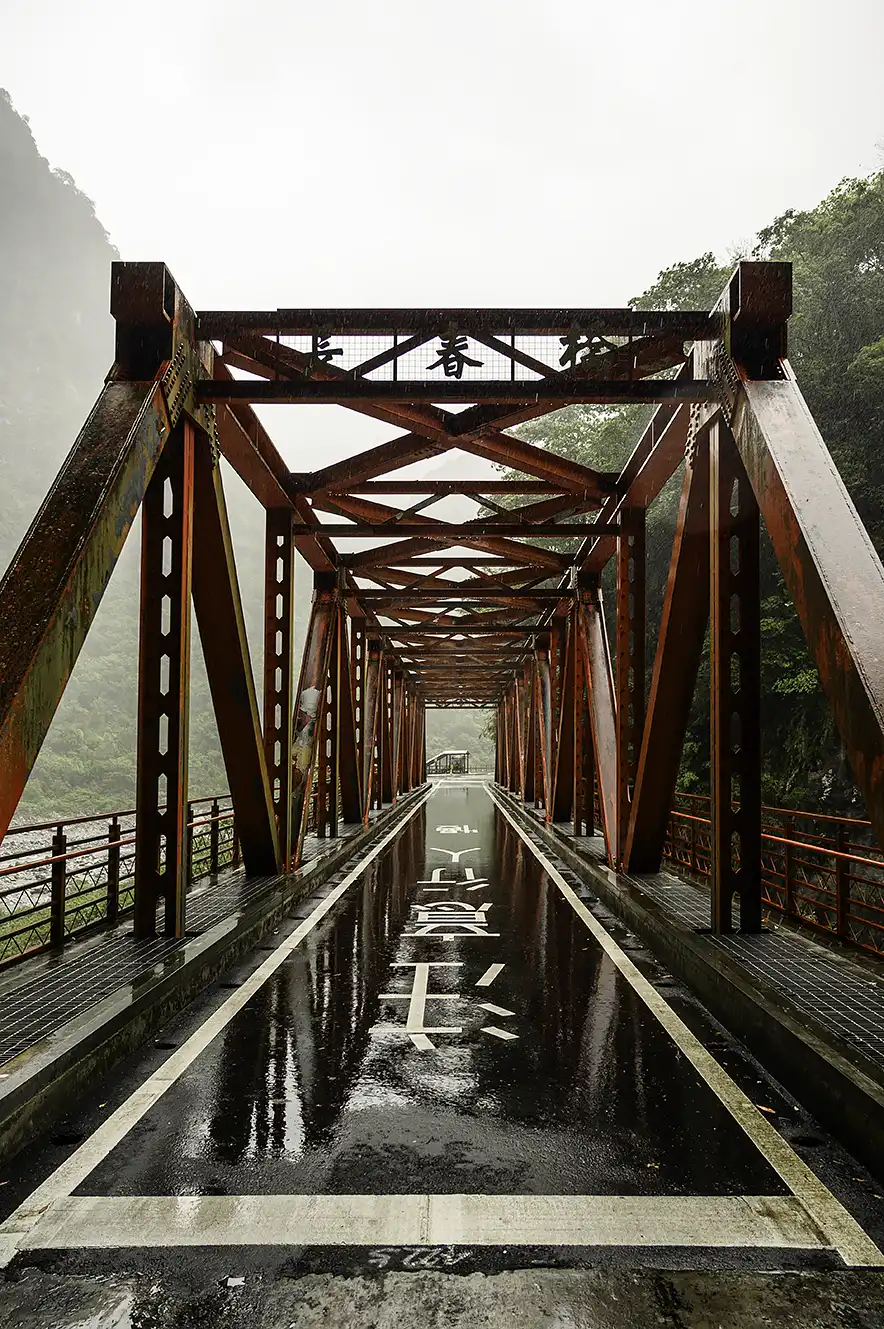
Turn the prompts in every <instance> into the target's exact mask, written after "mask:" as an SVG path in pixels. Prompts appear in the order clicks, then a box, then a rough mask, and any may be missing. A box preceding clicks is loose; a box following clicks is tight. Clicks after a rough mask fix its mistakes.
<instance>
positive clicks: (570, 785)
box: [552, 615, 577, 821]
mask: <svg viewBox="0 0 884 1329" xmlns="http://www.w3.org/2000/svg"><path fill="white" fill-rule="evenodd" d="M576 648H577V624H576V622H574V618H573V615H572V616H571V618H570V619H569V623H568V630H567V639H566V644H565V650H564V659H563V661H562V665H561V668H562V673H561V685H560V687H559V705H558V726H559V727H558V737H557V742H556V753H555V775H554V778H553V792H552V820H553V821H567V820H568V819H569V818H570V817H571V816H572V815H573V811H574V784H575V778H576V777H575V765H574V763H575V759H576V755H577V752H576V747H575V742H574V740H575V729H576V726H577V709H576V708H577V672H576V664H577V649H576Z"/></svg>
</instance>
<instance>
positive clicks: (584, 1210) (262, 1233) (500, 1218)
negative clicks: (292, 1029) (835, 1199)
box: [30, 1195, 827, 1250]
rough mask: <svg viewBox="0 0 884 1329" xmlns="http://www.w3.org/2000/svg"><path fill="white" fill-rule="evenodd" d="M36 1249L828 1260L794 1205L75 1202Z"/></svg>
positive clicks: (362, 1198) (377, 1199) (491, 1199)
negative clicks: (814, 1256) (616, 1251)
mask: <svg viewBox="0 0 884 1329" xmlns="http://www.w3.org/2000/svg"><path fill="white" fill-rule="evenodd" d="M30 1245H31V1247H32V1248H33V1249H36V1250H40V1249H42V1250H51V1249H71V1248H73V1249H93V1250H94V1249H105V1250H112V1249H115V1248H116V1249H120V1248H121V1247H142V1248H150V1247H154V1248H157V1247H183V1246H288V1247H291V1246H331V1245H334V1246H394V1245H395V1246H440V1245H451V1246H462V1245H469V1246H514V1245H526V1246H527V1245H530V1246H590V1247H591V1246H682V1247H705V1248H709V1247H730V1248H758V1247H775V1248H776V1247H778V1248H789V1249H801V1250H808V1249H810V1250H819V1249H821V1248H823V1249H825V1248H826V1246H827V1243H826V1241H825V1238H824V1237H823V1234H822V1233H821V1232H820V1231H819V1229H818V1228H817V1227H816V1225H815V1224H814V1223H813V1222H812V1221H811V1220H810V1218H809V1217H808V1215H807V1211H806V1210H805V1208H804V1207H803V1206H802V1205H801V1204H800V1203H799V1201H798V1200H796V1199H793V1198H792V1197H791V1196H783V1195H762V1196H752V1195H747V1196H740V1195H724V1196H703V1195H700V1196H697V1195H185V1196H165V1195H164V1196H153V1195H134V1196H112V1197H107V1196H79V1195H78V1196H68V1197H64V1198H62V1199H59V1200H58V1201H57V1202H56V1203H55V1205H54V1206H53V1209H52V1212H51V1213H50V1214H49V1215H48V1216H47V1218H46V1219H45V1220H44V1222H43V1223H41V1225H40V1227H39V1228H38V1229H37V1231H35V1232H34V1234H33V1239H32V1241H31V1242H30Z"/></svg>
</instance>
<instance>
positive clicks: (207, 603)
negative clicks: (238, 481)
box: [193, 435, 284, 876]
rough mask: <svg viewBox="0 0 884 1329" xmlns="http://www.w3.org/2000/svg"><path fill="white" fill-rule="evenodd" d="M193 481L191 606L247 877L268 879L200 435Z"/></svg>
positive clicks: (245, 675) (213, 484)
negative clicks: (264, 877)
mask: <svg viewBox="0 0 884 1329" xmlns="http://www.w3.org/2000/svg"><path fill="white" fill-rule="evenodd" d="M193 476H194V478H193V495H194V497H193V607H194V610H195V613H196V620H197V624H198V626H199V633H200V640H201V642H202V647H203V657H204V659H205V664H206V674H207V676H208V680H209V689H210V692H211V695H212V705H213V708H214V711H215V720H216V723H217V726H218V738H219V740H220V742H221V754H222V756H223V758H224V769H225V771H226V773H227V784H228V788H229V789H230V794H231V798H232V800H233V810H234V814H235V816H236V833H237V837H238V839H239V845H240V850H241V852H242V859H243V864H244V866H245V869H246V872H248V873H250V874H253V875H255V876H263V875H269V874H272V873H274V872H279V871H280V869H281V868H282V867H283V866H284V864H283V863H282V860H281V856H280V847H279V839H278V836H277V828H276V817H275V815H274V804H273V791H272V789H271V786H270V780H269V778H268V771H267V762H266V760H265V756H264V740H263V735H262V733H261V722H260V719H259V713H258V698H257V695H256V693H255V684H254V679H253V676H252V665H251V660H250V658H249V646H248V639H247V637H246V626H245V619H244V617H243V610H242V602H241V600H240V594H239V583H238V581H237V576H236V563H235V560H234V554H233V542H232V540H231V536H230V527H229V525H228V520H227V505H226V503H225V501H224V489H223V486H222V483H221V471H220V468H219V466H218V463H217V459H216V458H215V457H213V455H212V449H211V446H210V444H209V440H208V439H207V438H206V437H205V435H202V436H200V437H198V438H197V440H196V444H195V448H194V463H193ZM279 630H280V631H283V629H279Z"/></svg>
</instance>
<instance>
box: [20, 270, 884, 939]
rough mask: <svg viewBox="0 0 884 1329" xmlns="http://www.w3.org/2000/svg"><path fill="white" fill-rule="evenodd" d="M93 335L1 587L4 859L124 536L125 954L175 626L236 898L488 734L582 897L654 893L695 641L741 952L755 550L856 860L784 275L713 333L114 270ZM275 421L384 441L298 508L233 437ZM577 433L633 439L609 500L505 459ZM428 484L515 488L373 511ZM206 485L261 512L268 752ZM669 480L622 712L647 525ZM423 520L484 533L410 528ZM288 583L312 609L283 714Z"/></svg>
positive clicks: (175, 697)
mask: <svg viewBox="0 0 884 1329" xmlns="http://www.w3.org/2000/svg"><path fill="white" fill-rule="evenodd" d="M111 309H112V313H113V314H114V316H115V319H116V327H117V334H116V354H115V362H114V365H113V367H112V369H111V371H110V373H109V375H108V379H107V382H106V384H105V386H104V389H103V391H102V393H101V395H100V396H99V398H98V401H97V402H96V404H95V407H94V409H93V411H92V413H91V415H90V416H89V418H88V420H87V421H86V423H85V425H84V427H83V430H82V432H81V434H80V436H79V438H78V439H77V441H76V443H75V444H74V447H73V450H72V451H71V453H70V455H69V457H68V459H67V461H66V462H65V464H64V466H63V467H62V469H61V471H60V472H59V475H58V477H57V479H56V481H55V483H54V485H53V487H52V489H51V490H50V492H49V494H48V495H47V497H46V500H45V501H44V503H43V505H42V507H41V509H40V511H39V513H38V514H37V517H36V518H35V520H34V523H33V525H32V526H31V529H30V530H29V532H28V534H27V535H26V537H25V539H24V541H23V543H22V545H21V547H20V549H19V550H18V553H17V554H16V556H15V558H14V559H13V561H12V563H11V565H10V567H9V569H8V571H7V573H6V575H5V577H4V579H3V582H2V584H0V614H2V623H3V632H2V634H0V836H2V834H3V833H5V831H6V829H7V827H8V826H9V823H10V820H11V818H12V816H13V814H14V812H15V808H16V806H17V804H18V801H19V798H20V797H21V793H22V790H23V788H24V786H25V783H26V781H27V778H28V774H29V772H30V770H31V767H32V765H33V763H34V761H35V759H36V756H37V753H38V752H39V749H40V746H41V743H42V742H43V739H44V737H45V735H46V732H47V730H48V728H49V725H50V722H51V720H52V716H53V714H54V712H55V709H56V707H57V705H58V703H59V700H60V698H61V696H62V693H63V691H64V688H65V685H66V683H67V680H68V677H69V676H70V673H71V670H72V669H73V667H74V664H75V662H76V659H77V656H78V653H79V651H80V648H81V646H82V644H83V641H84V639H85V636H86V633H87V632H88V630H89V626H90V624H91V622H92V620H93V618H94V615H95V612H96V610H97V608H98V605H99V603H100V601H101V597H102V595H103V593H104V590H105V588H106V586H107V583H108V580H109V578H110V576H111V573H112V571H113V568H114V565H115V563H116V561H117V558H118V557H119V554H120V551H121V548H122V545H123V543H124V541H125V539H126V536H127V534H128V532H129V529H130V527H131V525H132V522H133V520H134V518H135V515H136V512H137V510H138V508H139V507H141V508H142V551H141V581H142V595H141V621H140V659H139V707H138V770H137V825H138V836H137V848H136V888H135V897H136V905H135V926H136V931H137V932H138V933H140V934H141V935H149V934H151V933H152V932H153V931H154V930H155V929H156V927H157V907H158V904H159V902H160V901H163V902H164V926H165V929H166V931H168V932H178V933H180V932H181V931H182V930H183V927H184V899H185V884H186V880H187V865H186V861H185V860H186V819H187V818H186V808H187V732H188V702H189V660H190V643H189V632H190V613H189V607H190V602H191V597H192V601H193V605H194V608H195V613H196V619H197V624H198V627H199V632H200V637H201V640H202V645H203V650H204V655H205V660H206V667H207V671H208V677H209V683H210V689H211V694H212V701H213V705H214V709H215V715H216V719H217V724H218V731H219V736H220V740H221V745H222V750H223V754H224V761H225V765H226V769H227V775H228V781H229V786H230V790H231V794H232V798H233V804H234V808H235V812H236V822H237V827H238V833H239V837H240V843H241V850H242V856H243V862H244V864H245V867H246V870H247V871H248V872H250V873H255V874H266V873H274V872H278V871H282V870H285V869H286V868H289V867H291V866H292V865H293V864H294V863H296V862H297V861H298V859H299V855H300V851H301V846H302V842H303V837H304V831H305V824H306V817H307V807H308V803H309V801H310V799H309V793H310V790H311V789H312V788H313V787H314V784H316V787H317V789H318V793H317V811H316V816H317V819H318V823H319V827H320V829H321V830H330V831H331V832H332V833H334V832H335V829H336V825H337V820H338V818H339V817H341V818H342V819H343V820H344V821H350V822H353V821H356V822H358V821H359V820H361V819H364V818H365V817H367V816H368V813H369V810H370V808H371V807H372V805H375V804H378V803H380V802H389V801H394V800H395V798H396V796H397V795H398V794H399V793H401V792H403V791H406V790H409V789H411V788H413V787H414V786H415V785H417V784H419V783H420V782H421V781H422V780H423V779H424V778H425V760H426V754H425V743H424V718H425V708H426V707H427V706H491V707H496V710H497V757H496V778H497V780H498V781H499V782H500V783H502V784H504V785H506V786H507V787H508V788H510V789H512V790H514V791H518V793H519V795H520V796H521V797H522V798H524V799H527V800H532V801H534V802H535V803H542V804H543V806H544V807H545V809H546V815H547V818H548V819H550V820H555V821H565V820H571V821H572V822H573V824H574V827H575V829H576V830H577V831H578V833H580V832H586V831H588V830H590V829H592V822H593V803H594V793H595V789H596V788H597V791H598V805H599V808H600V814H601V815H600V820H601V830H602V832H603V834H604V838H605V844H606V849H607V855H608V860H609V862H610V863H611V865H612V866H614V867H617V868H622V869H624V870H625V869H628V870H629V871H631V872H649V871H655V870H657V869H658V868H659V866H660V860H661V855H662V852H663V846H664V839H665V832H666V823H667V818H668V814H669V810H670V806H671V802H672V796H673V791H674V789H675V781H676V773H677V770H678V765H679V759H680V752H681V747H682V742H683V738H684V733H685V729H686V725H687V721H688V714H689V708H690V705H691V699H692V696H693V692H694V688H695V684H696V678H697V671H698V667H699V663H700V657H701V653H702V650H703V644H704V641H705V638H706V632H707V627H708V629H709V634H710V654H711V703H712V705H711V715H712V744H711V753H712V761H711V770H712V774H711V786H712V787H711V794H712V798H711V807H712V834H711V843H712V852H711V867H712V879H713V891H712V922H713V926H714V927H715V928H716V929H726V928H728V927H729V926H730V924H731V909H732V901H733V898H734V896H735V895H738V896H739V899H740V925H741V927H742V928H743V929H748V930H753V929H757V928H758V927H759V926H760V918H761V891H760V882H761V871H760V868H761V735H760V719H759V697H760V667H759V661H760V648H761V641H760V632H761V629H760V605H759V572H758V569H759V528H760V518H761V517H762V516H763V518H764V520H765V522H766V525H767V529H768V531H769V534H770V537H771V540H772V543H773V546H774V549H775V551H776V554H777V557H778V559H779V562H780V565H781V567H782V571H783V575H784V578H785V582H786V585H787V587H788V589H789V591H790V593H791V595H792V597H793V599H794V602H795V605H796V607H797V610H798V613H799V616H800V618H801V622H802V624H803V626H804V630H805V633H806V635H807V639H808V642H809V644H810V648H811V651H812V653H813V656H814V659H815V661H816V664H817V667H818V670H819V674H820V677H821V680H822V683H823V686H824V688H825V690H826V693H827V696H828V700H829V704H830V706H831V709H832V713H833V716H834V718H835V721H836V723H837V725H838V728H839V730H840V733H841V736H842V739H843V742H844V746H845V750H846V752H847V754H848V757H849V759H850V762H851V765H852V768H853V772H854V775H855V777H856V780H857V782H858V784H859V786H860V788H861V789H862V791H863V793H864V795H865V798H866V802H867V806H868V811H869V816H870V818H871V821H872V825H873V827H874V829H875V832H876V834H877V835H878V838H879V840H881V841H882V843H884V834H882V833H884V727H882V721H884V573H882V567H881V563H880V561H879V559H878V557H877V555H876V553H875V550H874V548H873V547H872V544H871V542H870V540H869V538H868V535H867V533H866V531H865V530H864V528H863V526H862V524H861V522H860V520H859V518H858V516H857V513H856V510H855V508H854V506H853V504H852V503H851V501H850V498H849V496H848V494H847V492H846V490H845V488H844V486H843V484H842V482H841V480H840V478H839V476H838V474H837V471H836V469H835V467H834V464H833V462H832V460H831V457H830V456H829V453H828V451H827V449H826V447H825V444H824V443H823V440H822V438H821V436H820V434H819V431H818V430H817V428H816V426H815V424H814V422H813V419H812V418H811V416H810V413H809V411H808V410H807V407H806V405H805V403H804V400H803V398H802V396H801V394H800V392H799V389H798V387H797V385H796V383H795V379H794V376H793V373H792V371H791V369H790V366H789V363H788V361H787V359H786V327H787V321H788V317H789V314H790V312H791V270H790V267H789V265H788V264H783V263H741V264H740V265H739V266H738V267H737V269H736V271H735V273H734V275H733V277H732V279H731V281H730V283H729V284H728V287H727V289H726V290H725V291H724V293H723V295H722V297H721V300H720V301H719V303H718V304H717V306H716V307H715V309H714V310H713V311H712V312H711V313H709V312H705V311H698V312H673V311H662V312H645V311H636V310H633V309H485V310H460V309H322V310H319V309H316V310H291V309H279V310H272V311H269V312H265V313H260V312H258V313H255V312H248V313H237V312H216V311H212V312H204V313H200V314H195V313H194V312H193V310H192V309H191V307H190V306H189V304H188V302H187V301H186V299H185V298H184V295H183V294H182V292H181V290H180V288H179V287H178V286H177V285H176V283H175V282H174V280H173V279H172V277H171V275H170V273H169V272H168V270H167V269H166V268H165V266H164V265H163V264H158V263H117V264H115V265H114V269H113V274H112V297H111ZM283 402H288V403H294V404H299V403H314V404H315V403H333V404H337V405H340V406H346V407H348V408H349V409H351V410H354V411H357V412H360V413H362V414H364V415H369V416H372V417H374V418H375V419H379V420H382V421H384V422H386V423H387V424H389V425H390V426H392V427H393V429H395V430H396V431H398V432H397V433H396V436H395V437H393V438H391V440H390V441H389V442H386V443H383V444H381V445H380V446H377V447H372V448H369V449H368V450H367V451H364V452H362V453H360V454H359V455H357V456H354V457H350V458H347V459H346V460H344V461H341V462H336V463H334V464H332V465H329V466H326V467H324V468H322V469H320V470H318V471H313V472H309V473H292V472H291V471H290V470H289V468H288V466H287V465H286V464H285V463H284V461H283V459H282V457H281V456H280V454H279V452H278V451H277V450H276V448H275V447H274V445H273V443H272V441H271V439H270V437H269V436H268V434H267V432H266V430H265V428H264V426H263V425H262V423H261V422H260V420H259V419H258V416H257V414H256V413H255V411H254V409H253V407H254V406H255V405H260V404H267V403H283ZM574 402H600V403H616V402H642V403H656V404H657V405H656V410H655V412H654V414H653V416H652V418H651V420H650V423H649V424H648V426H647V428H646V429H645V431H644V433H643V435H642V437H641V439H640V440H639V442H638V443H637V445H636V447H635V450H634V452H633V454H632V456H631V457H630V458H629V460H628V461H627V463H626V465H625V466H624V468H623V470H622V472H621V473H620V474H619V475H616V474H604V473H600V472H597V471H595V470H593V469H591V468H589V467H587V466H584V465H580V464H578V463H576V462H573V461H570V460H568V459H566V458H564V457H561V456H558V455H555V454H554V453H551V452H549V451H547V450H544V449H542V448H539V447H536V446H533V445H532V444H530V443H527V442H524V441H522V440H520V439H518V438H516V437H513V435H511V434H510V433H508V432H507V431H508V430H509V429H510V428H511V427H513V426H516V425H518V424H520V423H522V422H524V421H526V420H530V419H532V418H535V417H538V416H541V415H543V414H544V413H546V412H548V411H551V410H555V409H558V408H559V407H562V406H564V405H567V404H569V403H574ZM452 449H456V450H460V451H462V452H468V453H472V454H475V455H477V456H480V457H483V458H487V459H489V460H491V461H493V462H496V463H498V464H500V465H501V466H502V467H505V468H508V469H509V470H511V471H512V472H514V473H515V474H516V475H517V477H520V478H516V479H514V480H509V479H499V480H494V481H484V480H482V481H466V480H465V481H459V480H432V479H429V480H428V479H421V480H414V479H410V478H402V477H399V478H395V472H396V471H398V470H399V469H400V468H402V467H406V466H409V465H411V464H412V463H415V462H419V461H422V460H425V459H427V458H430V457H434V456H438V455H440V454H443V453H446V452H448V451H450V450H452ZM219 454H220V455H222V456H224V457H225V458H226V459H227V461H228V462H229V463H230V465H231V466H232V467H233V469H234V470H235V471H236V473H237V474H238V475H239V476H240V478H241V479H242V480H243V481H244V482H245V484H246V485H247V486H248V488H249V489H250V490H251V492H252V493H253V494H254V495H255V497H256V498H258V500H259V501H260V502H261V504H262V505H263V506H264V508H265V509H266V582H265V605H264V623H265V631H264V705H263V717H261V716H260V715H259V707H258V702H257V695H256V690H255V686H254V682H253V677H252V670H251V666H250V662H249V653H248V647H247V642H246V635H245V630H244V623H243V614H242V607H241V602H240V594H239V589H238V584H237V576H236V568H235V564H234V559H233V551H232V545H231V540H230V534H229V530H228V524H227V517H226V509H225V502H224V493H223V488H222V483H221V474H220V470H219V466H218V457H219ZM683 458H684V459H685V467H684V480H683V485H682V491H681V500H680V508H679V514H678V524H677V530H676V534H675V540H674V544H673V549H672V556H671V563H670V570H669V578H668V584H667V587H666V592H665V603H664V605H663V615H662V624H661V628H660V634H659V639H658V642H657V645H656V652H655V655H654V660H653V667H652V670H651V676H650V679H651V681H650V688H649V691H648V695H647V697H646V696H645V516H646V512H647V509H648V507H649V505H650V504H651V503H652V502H653V501H654V499H655V498H656V497H657V495H658V494H659V493H660V491H661V489H662V488H663V486H664V485H665V484H666V482H667V481H668V480H669V479H670V477H671V476H672V475H673V474H674V473H675V471H676V470H677V468H678V467H679V465H680V464H681V462H682V459H683ZM391 476H392V477H393V478H391ZM451 495H458V496H467V497H472V498H476V499H478V500H479V501H480V502H481V504H482V512H481V515H479V516H477V517H475V518H474V519H471V520H463V519H459V520H446V518H445V517H444V516H443V515H438V514H433V513H432V512H431V511H430V510H431V509H432V508H433V507H434V506H436V505H437V504H438V503H439V502H440V500H442V499H444V498H446V497H449V496H451ZM516 500H517V501H518V505H516ZM443 507H444V505H443ZM392 541H395V543H393V542H392ZM342 545H343V546H344V547H345V548H343V549H342V548H341V546H342ZM293 549H297V550H298V551H299V552H300V553H301V555H302V556H303V557H304V559H306V561H307V563H308V564H309V565H310V567H311V568H312V570H313V577H314V596H313V606H312V611H311V617H310V622H309V626H308V631H307V638H306V644H305V648H304V654H303V660H302V663H301V669H300V678H299V680H298V681H297V684H296V682H295V677H294V672H293V660H292V654H293V650H292V640H293V563H294V560H293ZM612 558H613V559H615V560H616V574H617V591H616V630H615V633H614V642H613V651H611V649H610V648H609V641H608V634H607V631H606V627H605V619H604V615H603V612H602V599H601V590H600V575H601V572H602V569H603V568H604V567H605V565H606V564H607V562H608V561H609V560H610V559H612ZM612 656H613V659H612Z"/></svg>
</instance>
